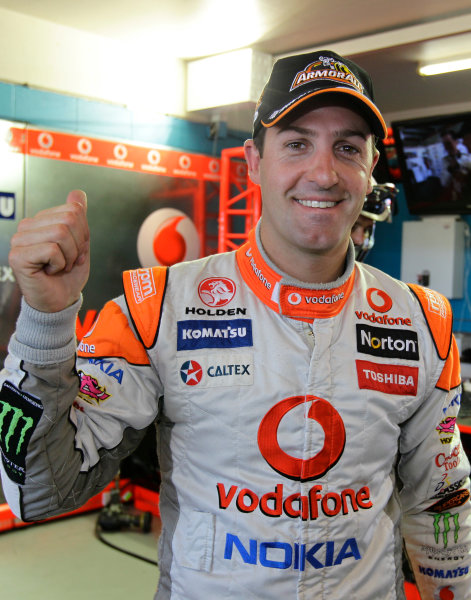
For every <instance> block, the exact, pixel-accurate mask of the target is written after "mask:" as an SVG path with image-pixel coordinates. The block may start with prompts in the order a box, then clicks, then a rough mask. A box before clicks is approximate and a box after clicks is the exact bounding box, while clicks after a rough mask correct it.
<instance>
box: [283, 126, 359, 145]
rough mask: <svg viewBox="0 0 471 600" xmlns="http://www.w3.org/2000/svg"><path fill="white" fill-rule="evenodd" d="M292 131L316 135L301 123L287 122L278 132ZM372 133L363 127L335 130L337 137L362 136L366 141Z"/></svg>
mask: <svg viewBox="0 0 471 600" xmlns="http://www.w3.org/2000/svg"><path fill="white" fill-rule="evenodd" d="M290 131H293V132H294V133H298V134H299V135H316V131H315V130H314V129H310V128H308V127H300V126H299V125H291V124H287V125H286V126H285V127H278V134H281V133H285V132H290ZM370 133H371V132H370V131H363V130H361V129H339V130H336V131H334V132H333V134H334V137H335V138H351V137H361V138H362V139H363V140H365V141H366V140H367V139H368V136H369V135H370Z"/></svg>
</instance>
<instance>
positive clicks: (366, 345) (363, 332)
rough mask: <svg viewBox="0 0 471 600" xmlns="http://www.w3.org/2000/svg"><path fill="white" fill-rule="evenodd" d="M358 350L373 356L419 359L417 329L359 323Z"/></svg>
mask: <svg viewBox="0 0 471 600" xmlns="http://www.w3.org/2000/svg"><path fill="white" fill-rule="evenodd" d="M356 328H357V350H358V352H363V353H364V354H370V355H372V356H384V357H388V358H403V359H409V360H419V342H418V339H417V334H416V333H415V331H408V330H405V329H385V328H384V327H371V326H370V325H360V324H357V326H356Z"/></svg>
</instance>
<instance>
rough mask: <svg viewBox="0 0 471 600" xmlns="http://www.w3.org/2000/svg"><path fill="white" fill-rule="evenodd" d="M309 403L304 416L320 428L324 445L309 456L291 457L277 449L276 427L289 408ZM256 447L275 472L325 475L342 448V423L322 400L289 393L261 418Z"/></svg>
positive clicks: (303, 476) (293, 476)
mask: <svg viewBox="0 0 471 600" xmlns="http://www.w3.org/2000/svg"><path fill="white" fill-rule="evenodd" d="M309 402H310V403H311V406H310V408H309V411H308V413H307V417H308V418H309V419H314V420H315V421H317V423H319V425H320V426H321V427H322V429H323V430H324V445H323V447H322V449H321V450H320V451H319V452H318V453H317V454H316V455H315V456H312V457H311V458H309V459H301V458H295V457H293V456H290V455H289V454H287V453H286V452H285V451H284V450H282V449H281V447H280V444H279V442H278V428H279V426H280V423H281V421H282V419H283V418H284V417H285V416H286V415H287V414H288V413H289V412H290V411H291V410H292V409H294V408H295V407H297V406H299V405H300V404H304V403H309ZM258 446H259V448H260V452H261V453H262V456H263V458H264V459H265V460H266V461H267V463H268V464H269V465H270V466H271V467H272V468H273V469H274V470H275V471H277V472H278V473H281V474H282V475H284V476H285V477H288V478H289V479H294V480H299V481H310V480H312V479H318V478H319V477H322V476H323V475H325V474H326V473H327V471H329V470H330V469H331V468H332V467H333V466H334V465H335V464H336V463H337V461H338V460H339V458H340V457H341V455H342V453H343V451H344V448H345V426H344V423H343V421H342V417H341V416H340V414H339V413H338V412H337V410H335V408H334V407H333V406H332V405H331V404H330V403H329V402H327V401H326V400H323V399H322V398H317V397H316V396H310V395H307V396H292V397H291V398H285V399H284V400H281V401H280V402H278V403H277V404H275V406H273V407H272V408H271V409H270V410H269V411H268V412H267V414H266V415H265V416H264V417H263V419H262V421H261V423H260V427H259V429H258Z"/></svg>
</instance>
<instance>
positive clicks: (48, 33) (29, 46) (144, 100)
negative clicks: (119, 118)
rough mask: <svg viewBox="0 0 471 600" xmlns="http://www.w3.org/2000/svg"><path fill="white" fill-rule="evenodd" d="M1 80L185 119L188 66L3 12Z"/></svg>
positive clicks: (0, 13) (144, 49)
mask: <svg viewBox="0 0 471 600" xmlns="http://www.w3.org/2000/svg"><path fill="white" fill-rule="evenodd" d="M0 81H5V82H9V83H16V84H27V85H29V86H32V87H37V88H40V89H46V90H48V91H53V92H59V93H66V94H71V95H74V96H81V97H85V98H90V99H95V100H104V101H108V102H113V103H115V104H122V105H125V106H128V107H129V108H132V109H139V110H141V111H146V112H148V113H149V114H153V113H155V114H157V113H160V114H169V115H173V116H184V114H185V109H184V97H185V94H184V88H185V83H184V82H185V70H184V64H183V62H182V61H180V60H178V59H173V60H172V58H171V57H170V56H166V57H165V60H164V61H163V60H161V58H160V57H159V56H158V55H157V53H156V52H153V50H152V48H149V47H145V46H138V45H135V44H133V45H129V44H128V45H126V44H122V43H118V42H116V41H114V40H110V39H108V38H104V37H100V36H97V35H92V34H89V33H84V32H81V31H78V30H76V29H72V28H70V27H64V26H62V25H56V24H53V23H50V22H48V21H43V20H41V19H37V18H34V17H29V16H25V15H21V14H19V13H15V12H12V11H8V10H5V9H1V8H0Z"/></svg>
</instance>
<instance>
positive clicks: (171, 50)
mask: <svg viewBox="0 0 471 600" xmlns="http://www.w3.org/2000/svg"><path fill="white" fill-rule="evenodd" d="M0 7H1V8H4V9H7V10H11V11H14V12H19V13H24V14H26V15H29V16H31V17H35V18H38V19H42V20H46V21H51V22H53V23H55V24H59V25H63V26H66V27H72V28H74V29H78V30H81V31H84V32H88V33H91V34H95V35H98V36H103V37H108V38H112V39H114V40H118V41H120V42H123V43H126V44H127V43H132V44H138V43H139V44H142V43H147V44H151V45H152V48H153V49H154V51H156V56H159V55H160V54H163V56H164V58H165V56H168V55H174V56H177V57H179V58H182V59H192V58H196V57H201V56H205V55H211V54H216V53H220V52H224V51H228V50H233V49H236V48H241V47H252V48H254V49H255V50H258V51H261V52H264V53H268V54H271V55H273V56H275V57H276V56H280V55H283V54H287V53H292V52H294V51H298V50H305V49H310V48H318V49H320V48H326V47H327V48H331V49H332V50H335V51H337V52H339V53H340V54H343V55H346V56H349V57H351V58H353V59H354V60H356V61H357V62H359V63H360V64H361V65H362V66H363V67H364V68H366V69H367V70H368V71H369V72H370V74H371V75H372V78H373V81H374V82H375V88H376V101H377V104H378V105H379V106H380V108H381V109H382V111H383V113H384V114H385V115H386V116H388V115H391V116H393V117H394V116H398V115H403V114H413V116H417V115H418V114H421V113H423V114H427V112H429V113H430V111H431V112H432V113H433V111H436V110H437V107H438V108H440V112H456V110H457V109H459V108H460V107H463V108H464V109H466V110H471V71H464V72H461V73H455V74H447V75H439V76H435V77H428V78H423V77H420V76H419V75H417V72H416V70H417V65H418V63H420V62H421V61H423V60H426V59H435V58H442V57H445V58H447V57H453V56H456V55H461V54H463V53H466V51H467V52H468V53H469V54H470V55H471V5H470V1H469V0H447V1H446V2H444V1H443V0H395V1H394V2H391V0H290V1H289V2H287V1H286V0H235V1H229V0H171V1H168V0H135V1H134V2H129V0H113V1H110V0H101V1H97V0H80V2H70V1H67V0H65V1H64V0H41V1H40V2H38V1H37V0H0ZM447 107H448V108H447ZM442 108H443V110H442Z"/></svg>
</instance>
